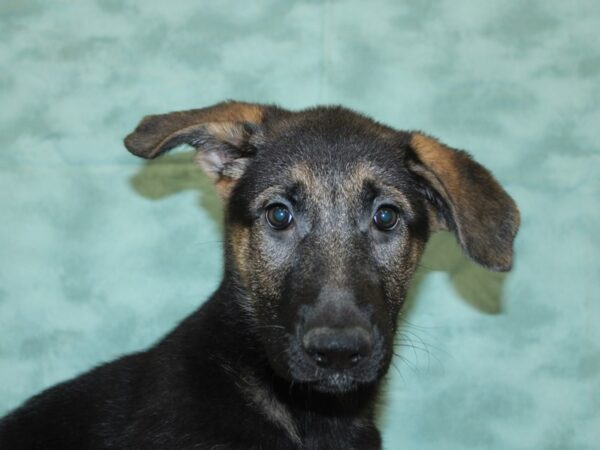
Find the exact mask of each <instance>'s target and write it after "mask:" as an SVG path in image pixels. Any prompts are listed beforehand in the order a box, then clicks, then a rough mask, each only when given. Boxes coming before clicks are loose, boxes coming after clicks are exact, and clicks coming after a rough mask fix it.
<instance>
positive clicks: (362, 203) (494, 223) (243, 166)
mask: <svg viewBox="0 0 600 450" xmlns="http://www.w3.org/2000/svg"><path fill="white" fill-rule="evenodd" d="M125 142H126V146H127V147H128V149H129V150H130V151H132V152H133V153H135V154H137V155H139V156H143V157H146V158H153V157H156V156H158V155H160V154H161V153H163V152H165V151H167V150H169V149H171V148H174V147H176V146H178V145H180V144H183V143H185V144H189V145H192V146H193V147H195V148H196V149H197V150H198V162H199V164H200V166H201V167H202V168H203V169H204V170H205V172H206V173H207V174H209V175H210V176H212V177H213V178H214V179H215V183H216V186H217V189H218V191H219V192H220V194H221V195H222V196H223V197H224V199H226V201H227V210H226V245H227V252H226V274H227V276H229V277H231V280H232V281H235V282H236V283H238V285H239V287H240V291H241V292H243V295H242V296H240V298H242V299H243V300H241V305H240V306H241V307H242V310H243V311H244V312H245V313H246V314H247V316H248V320H249V321H250V322H251V324H252V327H253V329H254V330H255V332H256V333H257V334H258V336H259V337H260V339H261V342H262V343H263V345H264V350H265V354H266V355H267V357H268V360H269V362H270V364H271V366H272V367H273V369H274V370H275V371H276V372H277V373H278V375H279V376H280V377H282V378H284V379H287V380H289V381H293V382H296V383H299V384H305V385H309V386H311V387H312V388H314V389H316V390H318V391H321V392H327V393H344V392H349V391H352V390H354V389H357V388H358V387H359V386H361V385H370V384H373V383H375V382H377V381H378V380H379V379H380V378H381V377H382V376H383V375H384V374H385V373H386V371H387V369H388V366H389V364H390V361H391V357H392V354H393V351H392V350H393V339H394V334H395V330H396V319H397V315H398V312H399V311H400V308H401V307H402V304H403V301H404V298H405V295H406V291H407V289H408V282H409V280H410V278H411V276H412V274H413V272H414V270H415V268H416V266H417V264H418V261H419V258H420V256H421V254H422V251H423V249H424V246H425V243H426V241H427V238H428V236H429V234H430V232H431V231H435V230H437V229H449V230H452V231H454V232H455V233H456V236H457V238H458V241H459V243H460V244H461V246H462V247H463V249H464V250H465V252H466V253H467V254H468V255H469V256H471V257H472V258H473V259H474V260H476V261H477V262H479V263H480V264H482V265H484V266H486V267H489V268H491V269H494V270H508V269H509V268H510V265H511V261H512V241H513V239H514V236H515V234H516V231H517V228H518V223H519V216H518V211H517V209H516V207H515V205H514V202H513V201H512V199H510V197H509V196H508V195H507V194H506V193H505V192H504V191H503V190H502V188H501V187H500V186H499V185H498V183H497V182H496V181H495V180H494V179H493V177H492V176H491V175H490V174H489V172H488V171H487V170H485V169H484V168H483V167H481V166H480V165H479V164H477V163H475V162H474V161H472V160H471V159H470V158H469V157H468V155H466V154H465V153H463V152H460V151H457V150H454V149H451V148H449V147H447V146H445V145H443V144H441V143H439V142H437V141H436V140H435V139H433V138H430V137H428V136H425V135H423V134H421V133H407V132H400V131H396V130H393V129H391V128H388V127H385V126H383V125H380V124H378V123H376V122H373V121H372V120H370V119H368V118H366V117H364V116H361V115H359V114H356V113H354V112H352V111H349V110H346V109H343V108H337V107H333V108H332V107H326V108H315V109H309V110H305V111H301V112H289V111H285V110H282V109H279V108H276V107H272V106H261V105H252V104H244V103H235V102H229V103H222V104H219V105H216V106H213V107H211V108H206V109H201V110H192V111H185V112H179V113H170V114H165V115H160V116H150V117H147V118H145V119H144V120H143V121H142V122H141V124H140V125H139V126H138V128H137V129H136V130H135V131H134V133H132V134H131V135H129V136H128V137H127V138H126V141H125Z"/></svg>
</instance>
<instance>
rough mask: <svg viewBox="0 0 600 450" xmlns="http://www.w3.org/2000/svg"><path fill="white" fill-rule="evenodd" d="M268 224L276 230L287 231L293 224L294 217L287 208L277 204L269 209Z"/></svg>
mask: <svg viewBox="0 0 600 450" xmlns="http://www.w3.org/2000/svg"><path fill="white" fill-rule="evenodd" d="M266 217H267V222H269V225H271V227H272V228H274V229H276V230H285V229H286V228H287V227H289V226H290V224H291V223H292V220H293V217H292V213H291V212H290V210H289V209H288V208H287V206H285V205H282V204H281V203H276V204H274V205H271V206H269V207H268V208H267V212H266Z"/></svg>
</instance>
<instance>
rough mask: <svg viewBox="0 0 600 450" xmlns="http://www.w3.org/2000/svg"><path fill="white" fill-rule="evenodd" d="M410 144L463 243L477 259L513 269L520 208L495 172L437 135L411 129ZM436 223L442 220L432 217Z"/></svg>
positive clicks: (418, 166)
mask: <svg viewBox="0 0 600 450" xmlns="http://www.w3.org/2000/svg"><path fill="white" fill-rule="evenodd" d="M410 146H411V148H412V150H413V151H414V153H415V155H416V156H417V159H418V161H417V162H412V163H409V167H410V169H411V170H413V171H414V172H415V173H417V174H419V175H420V176H422V177H423V178H424V179H425V180H426V181H427V182H428V183H429V185H430V186H431V187H432V188H433V189H434V190H435V191H437V193H438V194H439V195H440V196H441V197H442V198H443V199H444V201H445V202H446V203H447V204H448V206H449V208H450V209H451V213H452V218H453V221H454V224H455V225H456V230H455V231H456V235H457V238H458V241H459V243H460V244H461V246H462V247H463V249H464V250H465V252H466V253H467V254H469V255H470V256H471V257H472V258H473V259H474V260H475V261H477V262H479V263H480V264H482V265H484V266H486V267H488V268H490V269H493V270H501V271H504V270H509V269H510V267H511V265H512V244H513V240H514V237H515V235H516V233H517V230H518V228H519V223H520V219H519V211H518V209H517V207H516V205H515V203H514V201H513V200H512V198H510V196H509V195H508V194H507V193H506V192H505V191H504V189H502V187H501V186H500V184H498V182H497V181H496V180H495V179H494V177H493V176H492V174H491V173H490V172H489V171H488V170H487V169H485V168H484V167H483V166H481V165H480V164H478V163H477V162H475V161H474V160H473V159H471V157H470V156H469V155H468V154H467V153H465V152H463V151H460V150H455V149H453V148H450V147H448V146H446V145H444V144H442V143H440V142H439V141H438V140H436V139H435V138H432V137H429V136H427V135H424V134H422V133H413V134H412V136H411V140H410ZM432 222H433V223H432V225H433V227H436V226H440V223H439V222H437V223H436V220H435V219H433V220H432Z"/></svg>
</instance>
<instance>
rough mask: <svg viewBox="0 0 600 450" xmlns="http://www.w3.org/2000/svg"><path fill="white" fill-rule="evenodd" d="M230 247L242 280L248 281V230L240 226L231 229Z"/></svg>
mask: <svg viewBox="0 0 600 450" xmlns="http://www.w3.org/2000/svg"><path fill="white" fill-rule="evenodd" d="M230 239H231V249H232V251H233V256H234V259H235V263H236V265H237V268H238V270H239V273H240V276H241V277H242V281H243V282H244V283H245V284H247V283H248V273H249V267H248V261H249V260H250V230H248V229H247V228H243V227H241V226H234V227H232V229H231V238H230Z"/></svg>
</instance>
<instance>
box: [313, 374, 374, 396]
mask: <svg viewBox="0 0 600 450" xmlns="http://www.w3.org/2000/svg"><path fill="white" fill-rule="evenodd" d="M309 384H310V385H311V387H313V388H314V389H315V390H317V391H319V392H322V393H325V394H344V393H346V392H350V391H354V390H356V389H358V387H359V386H360V385H361V384H363V383H360V382H359V381H358V380H356V378H354V377H353V376H351V375H350V374H347V373H343V372H342V373H334V374H331V375H329V376H326V377H324V378H320V379H318V380H315V381H313V382H312V383H309Z"/></svg>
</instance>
